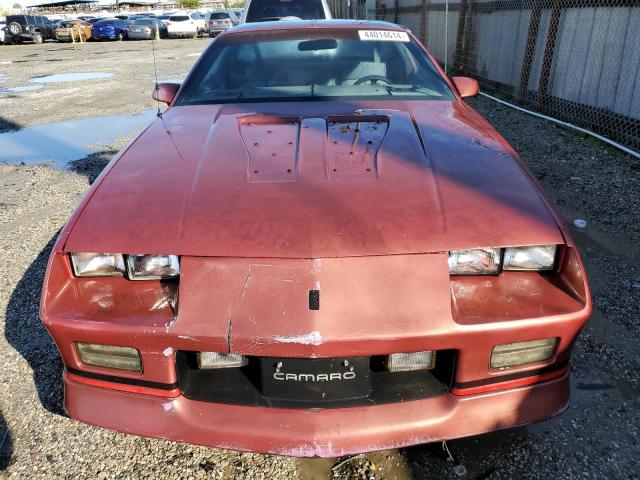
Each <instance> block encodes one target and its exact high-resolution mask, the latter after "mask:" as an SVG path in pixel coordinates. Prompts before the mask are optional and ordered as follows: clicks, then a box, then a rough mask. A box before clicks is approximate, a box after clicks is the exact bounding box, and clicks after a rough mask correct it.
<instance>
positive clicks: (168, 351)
mask: <svg viewBox="0 0 640 480" xmlns="http://www.w3.org/2000/svg"><path fill="white" fill-rule="evenodd" d="M173 352H174V350H173V348H171V347H167V348H165V349H164V350H163V352H162V355H164V356H165V357H170V356H171V355H173Z"/></svg>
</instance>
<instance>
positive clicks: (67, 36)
mask: <svg viewBox="0 0 640 480" xmlns="http://www.w3.org/2000/svg"><path fill="white" fill-rule="evenodd" d="M91 30H92V25H91V24H90V23H89V22H85V21H83V20H68V21H64V22H62V23H61V24H60V25H59V26H58V27H57V28H56V29H55V30H54V33H55V36H56V40H58V41H59V42H71V41H73V40H74V39H75V40H80V39H82V41H85V42H86V41H87V40H89V39H90V38H91Z"/></svg>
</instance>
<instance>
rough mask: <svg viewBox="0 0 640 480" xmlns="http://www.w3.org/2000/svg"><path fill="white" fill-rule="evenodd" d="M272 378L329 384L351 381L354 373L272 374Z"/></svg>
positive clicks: (354, 375) (354, 376)
mask: <svg viewBox="0 0 640 480" xmlns="http://www.w3.org/2000/svg"><path fill="white" fill-rule="evenodd" d="M273 378H274V379H275V380H279V381H288V380H289V381H292V382H330V381H332V380H353V379H354V378H356V372H344V373H339V372H336V373H318V374H313V373H282V372H276V373H274V374H273Z"/></svg>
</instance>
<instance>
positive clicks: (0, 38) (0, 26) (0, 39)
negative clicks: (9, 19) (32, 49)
mask: <svg viewBox="0 0 640 480" xmlns="http://www.w3.org/2000/svg"><path fill="white" fill-rule="evenodd" d="M6 26H7V24H6V23H5V22H0V45H4V27H6Z"/></svg>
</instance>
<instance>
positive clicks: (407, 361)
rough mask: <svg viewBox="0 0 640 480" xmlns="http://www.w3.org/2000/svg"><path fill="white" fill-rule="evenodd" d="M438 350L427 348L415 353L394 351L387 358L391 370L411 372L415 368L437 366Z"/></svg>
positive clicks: (423, 368) (427, 368)
mask: <svg viewBox="0 0 640 480" xmlns="http://www.w3.org/2000/svg"><path fill="white" fill-rule="evenodd" d="M435 363H436V352H434V351H432V350H427V351H424V352H413V353H393V354H391V355H389V358H388V359H387V369H388V370H389V371H390V372H410V371H413V370H429V369H431V368H433V367H434V366H435Z"/></svg>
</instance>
